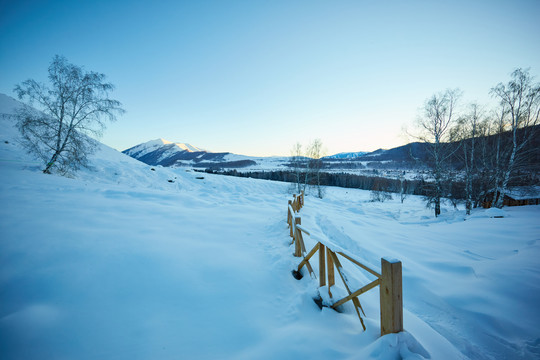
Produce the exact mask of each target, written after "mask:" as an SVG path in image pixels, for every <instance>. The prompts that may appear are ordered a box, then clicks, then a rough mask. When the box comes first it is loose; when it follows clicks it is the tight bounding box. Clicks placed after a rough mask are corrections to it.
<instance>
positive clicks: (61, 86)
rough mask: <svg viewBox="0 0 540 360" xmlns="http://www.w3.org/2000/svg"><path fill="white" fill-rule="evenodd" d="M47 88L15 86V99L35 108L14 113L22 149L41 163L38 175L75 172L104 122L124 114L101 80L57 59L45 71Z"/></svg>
mask: <svg viewBox="0 0 540 360" xmlns="http://www.w3.org/2000/svg"><path fill="white" fill-rule="evenodd" d="M48 72H49V76H48V78H49V82H50V86H47V85H45V84H41V83H38V82H37V81H35V80H32V79H29V80H26V81H24V82H22V83H21V84H19V85H16V87H15V92H16V93H17V95H18V97H19V99H21V100H24V99H28V100H29V104H30V105H34V103H37V105H38V110H39V111H36V110H34V109H32V108H31V107H30V106H25V107H23V108H22V109H21V110H20V111H19V112H18V113H17V127H18V129H19V131H20V132H21V135H22V143H23V145H24V146H25V147H26V149H27V150H28V151H29V152H31V153H34V154H35V155H37V156H38V157H39V158H40V159H42V160H43V162H44V164H45V168H44V169H43V172H44V173H46V174H50V173H51V171H52V169H57V170H58V171H59V172H61V173H68V172H70V171H76V170H78V169H79V168H80V167H81V166H86V165H87V156H88V155H89V154H90V153H91V152H92V151H93V149H94V147H95V141H94V140H93V139H92V138H91V137H90V135H91V136H95V137H97V136H100V135H101V134H102V132H103V130H104V129H105V121H104V120H105V119H108V120H110V121H114V120H115V119H116V115H117V114H122V113H123V112H124V110H123V109H122V108H121V104H120V102H119V101H117V100H113V99H110V98H109V92H110V91H112V90H113V89H114V86H113V85H112V84H111V83H107V82H105V75H104V74H100V73H96V72H86V71H84V70H83V69H82V68H81V67H79V66H76V65H73V64H70V63H68V61H67V59H66V58H65V57H63V56H58V55H56V56H55V57H54V58H53V61H52V62H51V64H50V66H49V69H48Z"/></svg>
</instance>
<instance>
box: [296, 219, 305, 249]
mask: <svg viewBox="0 0 540 360" xmlns="http://www.w3.org/2000/svg"><path fill="white" fill-rule="evenodd" d="M300 224H302V219H301V218H300V217H297V218H295V219H294V256H296V257H300V256H302V247H301V244H303V243H304V240H303V238H302V232H301V231H298V229H297V228H296V225H300Z"/></svg>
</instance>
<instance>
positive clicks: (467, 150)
mask: <svg viewBox="0 0 540 360" xmlns="http://www.w3.org/2000/svg"><path fill="white" fill-rule="evenodd" d="M482 116H483V115H482V111H481V109H480V106H479V105H478V104H476V103H473V104H471V105H470V106H469V110H468V112H467V113H466V114H465V115H464V116H463V117H461V118H460V119H459V120H458V124H457V126H456V127H455V128H454V129H453V130H454V135H453V138H454V139H455V140H457V141H459V142H460V143H461V151H460V152H458V154H461V155H460V156H459V158H460V160H461V162H462V164H463V170H464V177H465V178H464V180H465V211H466V213H467V215H470V214H471V209H472V207H473V204H474V199H473V194H474V189H473V182H474V178H475V177H476V175H477V170H478V168H477V165H476V160H475V152H476V151H477V149H476V146H477V141H478V136H479V134H480V126H481V122H482Z"/></svg>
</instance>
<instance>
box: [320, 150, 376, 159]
mask: <svg viewBox="0 0 540 360" xmlns="http://www.w3.org/2000/svg"><path fill="white" fill-rule="evenodd" d="M367 153H368V152H366V151H357V152H342V153H339V154H335V155H330V156H325V157H323V159H356V158H359V157H361V156H364V155H365V154H367Z"/></svg>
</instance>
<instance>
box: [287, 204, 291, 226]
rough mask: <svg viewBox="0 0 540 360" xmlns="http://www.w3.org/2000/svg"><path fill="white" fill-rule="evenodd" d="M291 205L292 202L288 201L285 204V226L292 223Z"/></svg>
mask: <svg viewBox="0 0 540 360" xmlns="http://www.w3.org/2000/svg"><path fill="white" fill-rule="evenodd" d="M291 205H292V200H289V201H288V202H287V224H289V225H291V224H292V222H291Z"/></svg>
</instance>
